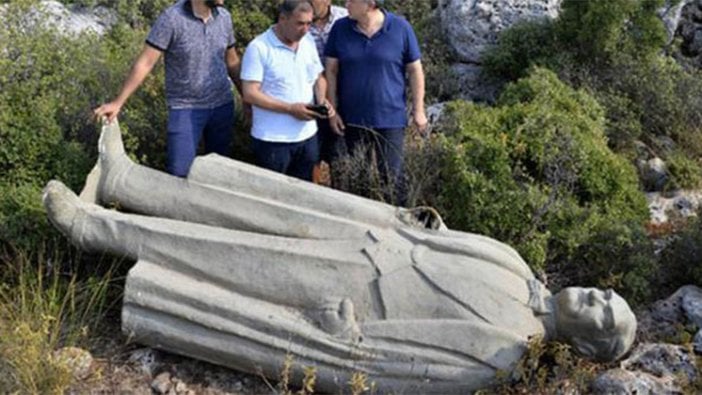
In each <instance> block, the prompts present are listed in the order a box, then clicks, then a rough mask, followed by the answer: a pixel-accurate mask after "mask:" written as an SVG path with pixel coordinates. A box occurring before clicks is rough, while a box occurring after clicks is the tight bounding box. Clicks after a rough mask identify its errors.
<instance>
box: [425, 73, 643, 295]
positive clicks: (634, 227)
mask: <svg viewBox="0 0 702 395" xmlns="http://www.w3.org/2000/svg"><path fill="white" fill-rule="evenodd" d="M448 112H449V121H447V123H446V125H445V126H444V131H445V133H446V144H447V150H448V151H449V152H450V154H448V155H447V156H446V158H445V162H444V163H443V164H442V176H441V177H442V180H441V185H442V189H441V191H440V192H439V196H438V199H439V201H438V206H439V209H440V212H442V213H445V214H446V218H445V219H446V220H447V222H448V223H449V226H450V227H453V228H456V229H461V230H465V231H471V232H476V233H482V234H487V235H490V236H492V237H495V238H497V239H499V240H502V241H504V242H506V243H508V244H511V245H513V246H515V247H516V248H517V250H518V251H519V252H520V253H521V254H522V255H523V256H524V258H525V259H526V260H527V262H529V264H530V265H531V266H532V267H534V268H536V269H541V270H543V269H548V267H552V268H553V267H557V266H559V265H560V266H563V265H565V266H568V267H572V268H573V270H576V271H578V273H581V274H582V275H581V276H580V277H578V279H579V280H581V281H583V282H584V283H589V284H597V283H598V282H601V281H604V278H603V277H602V276H603V272H602V271H599V272H597V273H594V274H592V275H588V271H587V270H584V268H586V267H588V266H591V265H595V264H596V265H600V266H601V267H608V268H609V272H610V273H617V274H619V273H624V272H625V271H628V270H629V266H630V265H631V264H633V263H632V262H630V261H629V259H634V258H633V257H629V256H627V255H626V254H624V251H622V256H617V257H614V256H610V255H609V254H608V253H606V251H601V254H595V253H590V254H589V255H588V254H585V253H584V252H585V251H587V250H588V248H589V247H590V246H591V245H592V244H593V243H599V240H598V239H597V238H596V236H597V235H598V234H601V233H602V232H603V231H605V230H606V229H629V230H630V231H629V233H630V234H631V235H632V236H631V237H628V239H627V240H629V242H631V243H632V244H633V245H635V246H639V243H643V245H645V244H646V240H642V239H639V238H637V237H634V235H638V234H641V233H642V232H643V229H642V224H643V222H644V220H645V219H646V217H647V208H646V203H645V200H644V197H643V195H642V194H641V193H640V191H639V189H638V182H637V178H636V172H635V169H634V168H633V166H631V165H630V164H629V163H627V161H626V160H625V159H624V158H623V157H620V156H617V155H616V154H614V153H613V152H612V151H611V150H609V148H608V147H607V143H606V138H605V136H604V127H605V120H604V113H603V111H602V108H601V107H600V106H599V105H598V104H597V102H596V101H595V100H594V98H593V97H592V96H590V95H589V94H587V93H585V92H583V91H575V90H573V89H571V88H569V87H568V86H567V85H565V84H564V83H562V82H561V81H559V80H558V78H557V76H556V75H555V74H554V73H552V72H550V71H548V70H546V69H539V68H537V69H534V70H533V71H532V72H531V73H530V75H529V76H528V77H527V78H524V79H522V80H519V81H518V82H517V83H515V84H511V85H509V86H508V87H507V89H506V90H505V91H504V93H503V94H502V96H501V97H500V99H499V101H498V105H497V106H496V107H485V106H481V105H476V104H472V103H467V102H453V103H451V104H450V105H449V106H448ZM634 248H636V247H634ZM595 255H597V256H595ZM612 261H615V262H612ZM547 266H548V267H547ZM646 273H648V272H646ZM608 275H609V274H608ZM644 277H645V275H644ZM581 284H582V283H581ZM624 287H625V286H624V285H620V286H618V287H617V288H619V289H622V288H624ZM625 293H626V292H625Z"/></svg>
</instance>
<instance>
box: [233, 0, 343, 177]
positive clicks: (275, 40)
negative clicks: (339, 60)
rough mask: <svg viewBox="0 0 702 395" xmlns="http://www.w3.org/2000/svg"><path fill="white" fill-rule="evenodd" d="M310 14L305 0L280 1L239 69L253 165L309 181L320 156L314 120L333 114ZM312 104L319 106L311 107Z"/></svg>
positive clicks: (247, 49)
mask: <svg viewBox="0 0 702 395" xmlns="http://www.w3.org/2000/svg"><path fill="white" fill-rule="evenodd" d="M313 17H314V9H313V7H312V3H311V2H310V0H284V1H283V2H282V3H281V5H280V15H279V17H278V23H276V24H275V25H273V26H272V27H271V28H270V29H268V30H267V31H266V32H265V33H263V34H261V35H259V36H258V37H256V38H255V39H254V40H253V41H251V43H250V44H249V45H248V47H247V48H246V52H245V54H244V59H243V62H242V70H241V80H242V83H243V93H244V101H246V102H248V103H250V104H251V105H253V126H252V128H251V135H252V137H253V151H254V155H255V157H256V164H257V165H258V166H261V167H264V168H267V169H270V170H274V171H277V172H280V173H284V174H287V175H290V176H293V177H297V178H300V179H303V180H308V181H311V179H312V170H313V168H314V165H315V164H316V163H317V162H318V161H319V145H318V140H317V123H316V122H315V119H317V118H322V117H325V116H333V115H334V114H335V112H334V109H333V108H332V106H331V105H330V104H329V103H328V102H327V100H326V89H327V83H326V80H325V79H324V75H323V70H324V68H323V67H322V63H321V61H320V59H319V55H318V53H317V48H316V46H315V43H314V40H313V39H312V38H311V37H310V36H309V35H307V32H308V31H309V28H310V25H311V24H312V19H313ZM315 103H316V104H320V105H322V106H323V107H324V109H321V110H320V109H316V110H313V109H312V107H311V106H313V105H314V104H315ZM325 112H326V114H325Z"/></svg>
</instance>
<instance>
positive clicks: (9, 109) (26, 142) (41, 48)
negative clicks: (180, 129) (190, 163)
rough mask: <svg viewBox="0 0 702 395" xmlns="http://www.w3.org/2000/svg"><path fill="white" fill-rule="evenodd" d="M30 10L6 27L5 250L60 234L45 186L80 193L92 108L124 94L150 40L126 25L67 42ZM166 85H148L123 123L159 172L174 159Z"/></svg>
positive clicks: (0, 45)
mask: <svg viewBox="0 0 702 395" xmlns="http://www.w3.org/2000/svg"><path fill="white" fill-rule="evenodd" d="M31 3H32V2H29V1H18V2H15V3H11V4H9V5H8V9H7V11H6V14H5V23H4V24H3V25H2V27H0V70H2V71H0V138H1V139H2V141H3V144H2V147H0V170H1V171H0V185H1V186H2V190H0V210H2V212H0V217H2V219H3V223H2V225H0V244H13V245H16V246H18V247H29V246H32V245H35V244H36V242H37V241H38V240H41V239H42V238H43V237H53V236H54V235H55V233H47V231H48V229H49V226H48V223H47V221H46V219H45V218H44V215H43V210H42V209H41V206H40V204H41V188H42V187H43V186H44V185H45V184H46V182H47V181H48V180H50V179H52V178H57V179H60V180H62V181H64V182H65V183H66V184H68V185H69V186H70V187H72V188H73V189H74V190H78V189H79V188H80V186H81V184H82V182H83V180H84V179H85V176H86V174H87V173H88V171H89V170H90V167H91V165H92V163H93V162H94V159H95V156H96V149H95V147H96V142H97V133H96V129H97V127H96V124H95V123H94V121H93V119H92V109H93V108H94V107H96V106H97V105H98V104H99V103H101V102H104V101H106V100H108V99H111V98H112V97H113V95H115V93H116V91H117V89H118V87H119V85H120V84H121V83H122V80H123V78H124V75H126V72H127V70H128V69H129V67H130V65H131V62H132V61H133V59H134V57H135V56H136V54H137V53H138V48H139V47H140V46H141V45H143V44H142V42H143V41H142V40H143V37H144V35H145V32H144V31H138V30H134V29H127V28H124V27H117V28H116V29H115V30H114V31H113V32H112V33H111V35H110V36H108V37H106V38H105V39H104V40H101V39H99V38H98V37H97V36H95V35H93V34H83V35H81V36H79V37H70V36H65V35H63V34H60V33H59V32H58V31H56V30H55V29H54V28H52V27H51V26H41V25H38V24H28V23H27V20H26V19H25V18H23V16H24V15H25V12H26V10H27V7H29V6H30V5H31ZM159 78H161V79H159ZM162 85H163V84H162V77H160V75H159V73H156V75H155V76H154V77H151V78H149V79H147V81H146V82H145V84H144V86H143V87H142V89H140V91H139V92H138V93H137V94H135V95H134V97H133V98H132V99H131V100H130V102H129V104H128V105H127V106H126V107H125V109H124V111H123V116H122V117H121V121H122V124H123V128H124V130H125V131H126V132H127V133H126V136H125V139H126V141H127V144H128V145H129V148H130V150H132V151H133V152H136V153H137V156H138V157H139V159H140V160H141V161H144V162H147V163H148V164H150V165H152V166H156V167H159V166H160V165H161V164H162V163H163V157H164V152H165V150H164V148H163V147H164V146H165V143H164V133H163V125H165V104H164V99H163V87H162Z"/></svg>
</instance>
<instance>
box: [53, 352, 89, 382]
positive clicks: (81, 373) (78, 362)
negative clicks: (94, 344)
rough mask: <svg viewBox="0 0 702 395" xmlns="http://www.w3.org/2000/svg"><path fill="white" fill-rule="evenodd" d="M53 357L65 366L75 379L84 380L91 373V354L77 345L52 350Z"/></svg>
mask: <svg viewBox="0 0 702 395" xmlns="http://www.w3.org/2000/svg"><path fill="white" fill-rule="evenodd" d="M54 359H55V360H56V361H58V362H59V363H61V364H63V365H65V366H67V367H68V368H69V369H70V370H71V373H72V374H73V377H74V378H75V379H76V380H85V379H86V378H88V377H89V376H90V375H91V374H92V373H93V356H92V355H91V354H90V352H88V351H86V350H83V349H82V348H77V347H64V348H62V349H60V350H57V351H55V352H54Z"/></svg>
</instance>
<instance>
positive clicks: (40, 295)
mask: <svg viewBox="0 0 702 395" xmlns="http://www.w3.org/2000/svg"><path fill="white" fill-rule="evenodd" d="M50 250H51V251H50V254H49V255H51V256H52V258H48V257H47V255H46V252H48V250H47V251H44V250H43V249H42V248H40V247H38V246H35V249H34V250H33V251H32V253H31V254H26V253H22V252H20V253H16V254H14V255H15V256H16V258H14V259H12V261H7V260H6V259H5V258H2V260H0V263H2V265H3V266H4V267H6V268H9V269H11V270H10V271H9V272H8V273H4V276H3V277H2V278H0V332H1V333H3V334H5V335H4V336H1V337H0V392H2V393H27V394H39V393H41V394H62V393H64V392H65V391H66V390H67V389H68V387H69V385H70V384H71V381H72V372H71V370H70V369H69V368H68V367H67V366H65V363H64V362H62V361H61V360H60V359H58V358H55V356H54V351H56V350H57V349H59V348H61V347H67V346H76V345H80V344H81V342H82V341H84V340H85V336H86V335H87V334H88V333H89V330H90V329H93V328H95V327H96V326H97V324H98V323H99V322H100V321H101V319H102V318H103V313H104V312H105V309H106V307H107V298H106V295H107V291H108V288H109V286H110V284H111V281H112V277H111V275H110V274H109V273H108V274H107V275H105V276H104V277H103V278H102V279H96V278H94V277H89V278H86V279H83V280H80V281H79V280H78V279H77V277H75V276H74V277H72V278H70V279H66V278H65V277H64V275H63V273H62V272H61V271H60V268H59V267H58V265H57V263H58V262H61V260H62V258H64V257H61V256H56V255H55V249H54V248H51V249H50ZM52 259H56V260H52ZM52 268H53V269H54V270H51V269H52ZM9 334H11V335H9Z"/></svg>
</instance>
